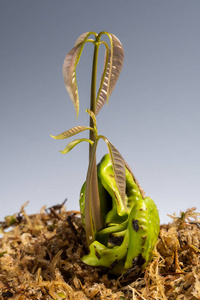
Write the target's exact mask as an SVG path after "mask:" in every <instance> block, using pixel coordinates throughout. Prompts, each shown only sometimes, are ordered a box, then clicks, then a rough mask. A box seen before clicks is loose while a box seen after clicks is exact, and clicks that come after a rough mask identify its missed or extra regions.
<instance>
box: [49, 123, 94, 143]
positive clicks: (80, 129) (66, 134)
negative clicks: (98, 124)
mask: <svg viewBox="0 0 200 300" xmlns="http://www.w3.org/2000/svg"><path fill="white" fill-rule="evenodd" d="M85 130H93V128H91V127H86V126H76V127H73V128H71V129H69V130H67V131H65V132H63V133H61V134H58V135H56V136H54V135H50V136H51V137H52V138H53V139H56V140H63V139H67V138H69V137H71V136H73V135H75V134H78V133H80V132H83V131H85Z"/></svg>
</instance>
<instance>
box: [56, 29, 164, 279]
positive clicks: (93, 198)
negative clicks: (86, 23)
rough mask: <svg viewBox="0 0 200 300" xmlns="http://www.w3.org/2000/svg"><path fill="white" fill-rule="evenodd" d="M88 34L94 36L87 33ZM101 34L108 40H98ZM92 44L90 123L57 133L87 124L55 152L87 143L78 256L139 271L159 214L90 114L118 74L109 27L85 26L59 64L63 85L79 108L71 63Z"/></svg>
mask: <svg viewBox="0 0 200 300" xmlns="http://www.w3.org/2000/svg"><path fill="white" fill-rule="evenodd" d="M91 35H93V36H94V39H92V38H91ZM103 35H106V36H107V37H108V39H109V44H108V43H107V42H105V41H103V40H102V36H103ZM89 42H90V43H92V44H93V45H94V54H93V65H92V79H91V98H90V109H86V112H87V113H88V114H89V116H90V126H76V127H73V128H71V129H69V130H67V131H65V132H63V133H61V134H59V135H57V136H52V137H53V138H55V139H66V138H69V137H72V136H74V135H76V134H79V133H81V132H83V131H85V130H89V138H81V139H75V140H73V141H72V142H70V143H68V145H67V146H66V148H65V149H64V150H63V151H60V152H61V153H63V154H65V153H68V152H69V151H70V150H72V149H73V148H74V147H75V146H76V145H78V144H79V143H81V142H88V143H89V166H88V170H87V176H86V181H85V183H84V184H83V186H82V189H81V193H80V210H81V215H82V221H83V225H84V228H85V232H86V239H87V245H88V248H89V254H88V255H86V256H84V257H83V258H82V260H83V262H85V263H86V264H88V265H91V266H102V267H106V268H109V270H110V272H111V273H113V274H117V275H119V274H123V273H127V272H130V270H131V272H133V273H134V274H135V275H137V274H139V273H140V272H141V270H143V269H144V268H145V266H146V265H147V263H148V262H149V261H150V259H151V257H152V252H153V248H154V245H155V243H156V240H157V237H158V233H159V214H158V210H157V207H156V205H155V203H154V202H153V200H152V199H151V198H150V197H146V198H145V196H144V192H143V190H142V189H141V187H140V186H139V183H138V182H137V180H136V178H135V177H134V175H133V173H132V172H131V170H130V168H129V166H128V165H127V163H126V162H125V160H124V159H123V157H122V156H121V154H120V153H119V151H118V150H117V149H116V147H115V146H114V145H113V144H112V143H111V142H110V141H109V140H108V139H107V138H106V137H105V136H103V135H99V134H98V130H97V120H96V116H97V114H98V113H99V111H100V110H101V108H102V107H103V105H104V104H105V103H106V102H107V103H108V99H109V96H110V95H111V93H112V91H113V89H114V86H115V84H116V82H117V80H118V77H119V75H120V72H121V69H122V65H123V60H124V51H123V47H122V44H121V42H120V41H119V40H118V39H117V37H116V36H114V35H113V34H111V33H108V32H100V33H99V34H96V33H95V32H87V33H84V34H82V35H81V36H80V37H79V38H78V39H77V41H76V43H75V46H74V48H73V49H72V50H71V51H69V53H68V54H67V56H66V57H65V60H64V64H63V76H64V82H65V86H66V89H67V91H68V93H69V95H70V98H71V100H72V102H73V104H74V107H75V111H76V115H77V118H78V114H79V95H78V87H77V80H76V67H77V65H78V63H79V60H80V57H81V54H82V51H83V48H84V46H85V44H86V43H89ZM100 45H103V46H104V47H105V59H104V67H103V74H102V77H101V80H100V85H99V89H98V92H97V89H96V82H97V65H98V54H99V47H100ZM100 139H103V140H104V141H105V143H106V145H107V148H108V154H106V155H105V156H104V157H103V158H102V160H101V162H100V163H99V164H98V165H97V164H96V151H97V145H98V142H99V140H100Z"/></svg>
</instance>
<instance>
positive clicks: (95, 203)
mask: <svg viewBox="0 0 200 300" xmlns="http://www.w3.org/2000/svg"><path fill="white" fill-rule="evenodd" d="M99 42H100V36H97V37H96V41H95V42H94V56H93V65H92V79H91V98H90V110H91V111H92V112H93V113H94V114H95V115H96V81H97V66H98V53H99ZM90 127H92V128H94V123H93V120H92V118H91V117H90ZM90 140H92V141H93V142H94V145H93V146H91V145H90V146H89V167H88V174H87V179H86V194H85V198H86V199H85V227H86V237H87V243H88V246H89V245H90V244H91V243H92V242H93V241H94V239H95V233H96V232H97V231H98V230H100V229H102V227H103V223H102V216H101V208H100V199H99V191H98V179H97V167H96V146H97V142H98V141H97V137H96V135H95V133H94V132H93V131H92V130H90Z"/></svg>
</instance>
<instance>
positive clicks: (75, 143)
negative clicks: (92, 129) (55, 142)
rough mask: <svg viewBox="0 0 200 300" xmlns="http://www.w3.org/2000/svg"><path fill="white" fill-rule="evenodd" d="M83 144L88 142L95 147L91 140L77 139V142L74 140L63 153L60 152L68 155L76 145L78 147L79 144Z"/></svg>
mask: <svg viewBox="0 0 200 300" xmlns="http://www.w3.org/2000/svg"><path fill="white" fill-rule="evenodd" d="M81 142H88V143H90V144H91V145H93V143H94V142H93V141H91V140H90V139H85V138H83V139H77V140H74V141H72V142H70V143H69V144H68V145H67V146H66V147H65V149H64V150H63V151H60V152H61V153H62V154H66V153H68V152H69V151H71V150H72V149H73V148H74V147H75V146H76V145H78V144H79V143H81Z"/></svg>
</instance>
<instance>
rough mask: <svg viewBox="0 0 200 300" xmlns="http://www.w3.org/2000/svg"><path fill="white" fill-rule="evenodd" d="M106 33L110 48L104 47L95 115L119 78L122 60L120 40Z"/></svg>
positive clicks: (122, 53)
mask: <svg viewBox="0 0 200 300" xmlns="http://www.w3.org/2000/svg"><path fill="white" fill-rule="evenodd" d="M107 35H108V37H109V39H110V43H111V48H107V47H106V51H105V59H104V72H103V75H102V78H101V83H100V88H99V91H98V96H97V104H96V115H97V114H98V113H99V111H100V110H101V108H102V107H103V105H104V104H105V102H106V101H108V98H109V97H110V95H111V93H112V91H113V89H114V87H115V84H116V82H117V80H118V78H119V75H120V72H121V69H122V66H123V62H124V50H123V47H122V44H121V42H120V41H119V39H118V38H117V37H116V36H115V35H114V34H111V33H108V34H107Z"/></svg>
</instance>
